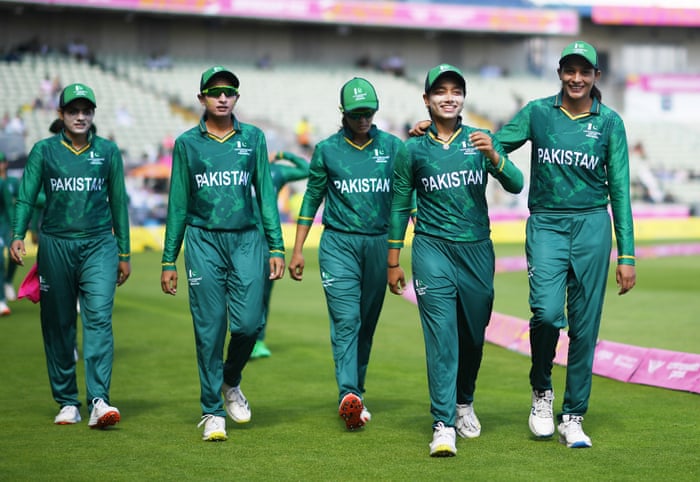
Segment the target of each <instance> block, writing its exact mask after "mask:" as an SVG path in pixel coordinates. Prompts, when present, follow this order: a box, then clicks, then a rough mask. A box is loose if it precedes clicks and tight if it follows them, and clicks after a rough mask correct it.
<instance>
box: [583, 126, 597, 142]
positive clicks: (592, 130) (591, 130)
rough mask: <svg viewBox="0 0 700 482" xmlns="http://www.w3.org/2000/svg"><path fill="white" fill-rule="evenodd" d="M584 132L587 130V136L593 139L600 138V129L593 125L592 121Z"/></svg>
mask: <svg viewBox="0 0 700 482" xmlns="http://www.w3.org/2000/svg"><path fill="white" fill-rule="evenodd" d="M583 132H585V134H586V137H590V138H591V139H600V135H601V133H600V131H599V130H598V128H597V127H596V126H594V125H593V123H592V122H589V123H588V125H587V126H586V129H585V130H584V131H583Z"/></svg>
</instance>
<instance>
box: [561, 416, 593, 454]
mask: <svg viewBox="0 0 700 482" xmlns="http://www.w3.org/2000/svg"><path fill="white" fill-rule="evenodd" d="M582 423H583V417H582V416H581V415H562V417H561V423H560V424H559V427H558V428H559V441H560V442H561V443H563V444H566V446H567V447H569V448H570V449H585V448H588V447H590V446H591V445H593V444H592V443H591V439H590V438H589V437H588V435H586V434H585V433H584V432H583V426H582V425H581V424H582Z"/></svg>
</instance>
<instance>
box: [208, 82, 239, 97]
mask: <svg viewBox="0 0 700 482" xmlns="http://www.w3.org/2000/svg"><path fill="white" fill-rule="evenodd" d="M202 94H204V95H206V96H207V97H214V98H216V99H218V98H219V97H221V94H224V95H225V96H226V97H234V96H236V95H238V89H237V88H235V87H231V86H230V85H222V86H219V87H209V88H208V89H204V90H203V91H202Z"/></svg>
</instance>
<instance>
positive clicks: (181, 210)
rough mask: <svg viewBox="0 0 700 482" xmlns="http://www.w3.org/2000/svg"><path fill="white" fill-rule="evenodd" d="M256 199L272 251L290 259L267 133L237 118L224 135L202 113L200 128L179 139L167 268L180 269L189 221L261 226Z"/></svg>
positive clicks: (213, 226)
mask: <svg viewBox="0 0 700 482" xmlns="http://www.w3.org/2000/svg"><path fill="white" fill-rule="evenodd" d="M253 189H255V193H256V195H255V196H254V195H253ZM254 202H257V203H258V208H259V209H260V220H261V222H262V225H263V229H264V231H265V236H266V239H267V243H268V246H269V248H270V255H271V256H277V257H284V243H283V241H282V229H281V227H280V221H279V213H278V212H277V193H276V191H275V187H274V186H273V184H272V179H271V177H270V165H269V161H268V158H267V143H266V141H265V135H264V134H263V132H262V131H261V130H260V129H259V128H257V127H255V126H253V125H250V124H245V123H242V122H239V121H238V120H237V119H236V118H235V117H234V118H233V131H232V132H231V133H230V134H229V135H228V136H226V137H225V138H218V137H216V136H214V135H212V134H209V133H208V132H207V128H206V124H205V117H202V119H201V120H200V122H199V125H198V126H197V127H193V128H192V129H190V130H188V131H186V132H184V133H183V134H182V135H180V136H179V137H178V138H177V139H176V140H175V148H174V151H173V168H172V176H171V180H170V194H169V198H168V216H167V220H166V225H165V247H164V250H163V258H162V262H163V269H172V270H174V269H175V261H176V259H177V256H178V254H179V252H180V247H181V245H182V240H183V237H184V234H185V227H186V226H187V225H190V226H196V227H199V228H202V229H206V230H209V231H241V230H246V229H250V228H254V227H256V226H257V224H258V216H257V215H256V210H255V208H254V207H253V203H254Z"/></svg>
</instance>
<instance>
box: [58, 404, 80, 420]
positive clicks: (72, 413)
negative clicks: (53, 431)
mask: <svg viewBox="0 0 700 482" xmlns="http://www.w3.org/2000/svg"><path fill="white" fill-rule="evenodd" d="M81 420H82V418H80V411H79V410H78V407H76V406H75V405H64V406H63V407H61V411H60V412H58V415H56V418H54V419H53V423H55V424H56V425H72V424H74V423H78V422H80V421H81Z"/></svg>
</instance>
